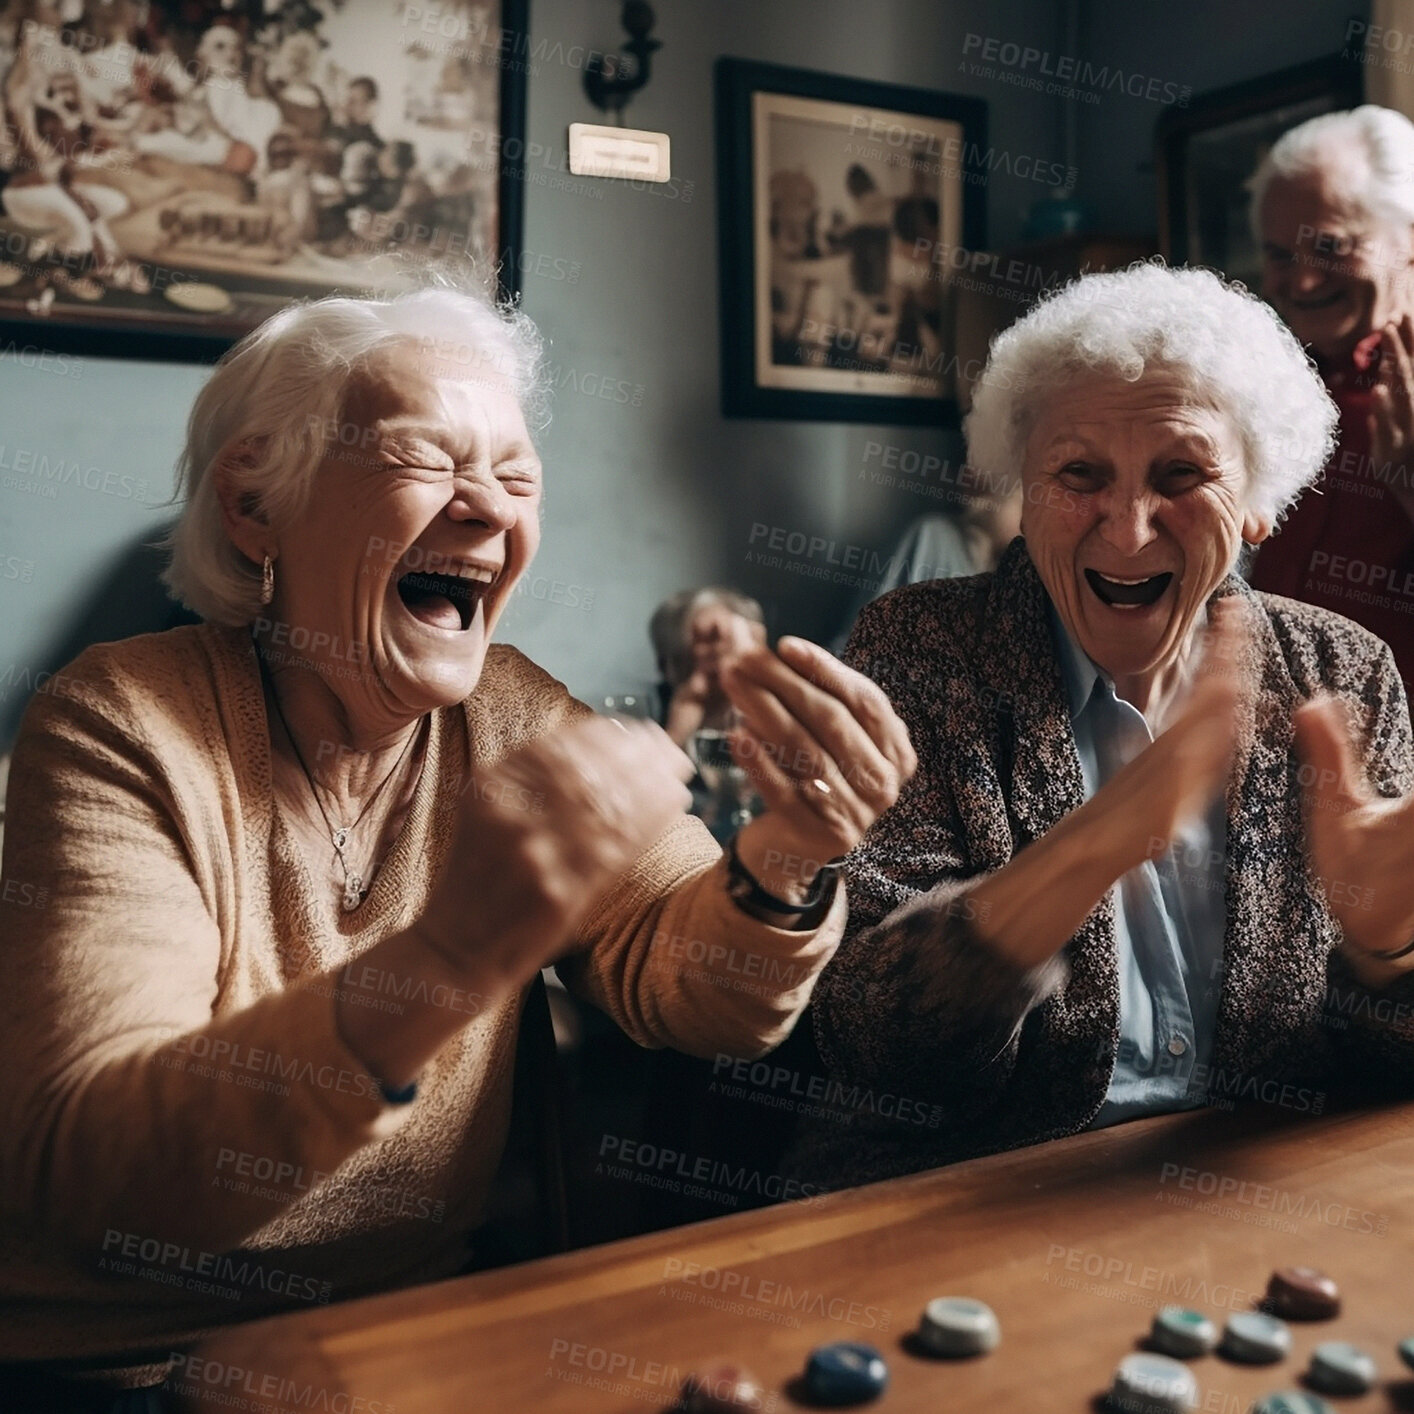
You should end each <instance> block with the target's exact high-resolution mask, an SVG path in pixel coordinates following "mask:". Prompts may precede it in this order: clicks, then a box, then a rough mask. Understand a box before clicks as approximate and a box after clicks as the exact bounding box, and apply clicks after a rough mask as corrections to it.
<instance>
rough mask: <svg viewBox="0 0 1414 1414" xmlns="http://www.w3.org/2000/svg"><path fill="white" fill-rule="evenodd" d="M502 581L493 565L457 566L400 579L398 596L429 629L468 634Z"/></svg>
mask: <svg viewBox="0 0 1414 1414" xmlns="http://www.w3.org/2000/svg"><path fill="white" fill-rule="evenodd" d="M500 578H501V570H500V568H498V567H495V566H492V565H477V564H465V565H458V566H453V567H451V568H449V569H448V570H447V571H445V572H433V571H428V570H413V571H411V572H410V573H408V574H405V575H403V576H401V578H399V580H398V597H399V598H400V599H401V600H402V601H403V604H404V605H405V606H406V607H407V610H408V612H409V613H410V614H411V615H412V616H413V617H414V618H415V619H417V620H418V621H419V622H421V623H424V624H427V625H428V626H429V627H430V628H437V629H442V630H443V631H445V632H447V633H465V632H466V630H467V629H469V628H470V627H471V626H472V624H473V623H474V622H475V620H476V617H477V613H476V611H477V609H478V608H480V606H481V604H482V601H483V600H485V599H486V597H487V596H488V595H489V594H490V593H491V591H492V590H493V589H494V588H495V586H496V584H497V583H498V582H499V580H500Z"/></svg>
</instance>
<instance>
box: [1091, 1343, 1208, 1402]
mask: <svg viewBox="0 0 1414 1414" xmlns="http://www.w3.org/2000/svg"><path fill="white" fill-rule="evenodd" d="M1197 1403H1198V1381H1197V1380H1195V1379H1194V1378H1193V1371H1192V1370H1190V1369H1189V1368H1188V1366H1187V1365H1180V1364H1179V1363H1178V1361H1177V1360H1170V1359H1169V1358H1168V1356H1167V1355H1126V1356H1125V1357H1124V1359H1123V1360H1121V1361H1120V1362H1119V1368H1118V1369H1117V1370H1116V1371H1115V1377H1114V1383H1113V1384H1112V1385H1111V1386H1110V1398H1109V1407H1110V1408H1111V1409H1113V1410H1115V1411H1117V1414H1188V1410H1190V1409H1192V1408H1193V1407H1194V1406H1195V1405H1196V1404H1197Z"/></svg>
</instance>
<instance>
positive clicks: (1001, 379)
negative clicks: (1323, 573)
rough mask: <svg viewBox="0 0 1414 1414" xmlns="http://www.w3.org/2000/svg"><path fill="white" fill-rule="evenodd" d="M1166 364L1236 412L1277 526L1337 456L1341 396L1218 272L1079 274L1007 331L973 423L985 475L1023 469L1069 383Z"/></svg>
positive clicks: (1141, 269)
mask: <svg viewBox="0 0 1414 1414" xmlns="http://www.w3.org/2000/svg"><path fill="white" fill-rule="evenodd" d="M1160 369H1161V370H1163V371H1165V372H1169V373H1174V374H1177V375H1178V376H1180V377H1181V378H1183V379H1184V381H1185V382H1186V383H1187V384H1188V386H1189V387H1190V388H1191V389H1192V390H1193V394H1194V396H1195V397H1198V398H1200V399H1202V400H1203V401H1205V402H1208V403H1210V404H1211V405H1213V406H1214V407H1216V408H1218V409H1220V410H1221V411H1223V412H1225V413H1226V414H1227V415H1228V416H1229V417H1230V418H1231V419H1232V421H1233V424H1234V426H1235V427H1236V429H1237V432H1238V434H1239V436H1240V438H1241V440H1242V445H1243V448H1244V451H1245V453H1246V461H1247V472H1248V491H1247V503H1248V506H1249V507H1250V509H1252V510H1253V511H1255V512H1256V513H1257V514H1259V515H1261V516H1263V517H1264V518H1266V519H1267V520H1268V521H1269V522H1270V523H1271V524H1273V525H1275V524H1276V522H1277V521H1278V520H1279V519H1280V517H1281V516H1282V514H1283V513H1284V512H1285V511H1286V510H1287V509H1288V507H1290V505H1291V504H1292V503H1293V502H1294V501H1295V500H1296V498H1297V496H1299V495H1300V494H1301V492H1302V490H1304V489H1305V487H1307V486H1309V485H1310V484H1311V483H1312V482H1313V481H1314V480H1315V479H1316V477H1317V476H1319V475H1320V472H1321V468H1322V467H1323V466H1324V465H1325V464H1326V462H1327V461H1328V460H1329V459H1330V455H1331V452H1332V451H1333V450H1334V447H1335V431H1336V423H1337V413H1336V408H1335V404H1334V403H1332V401H1331V399H1330V397H1329V395H1328V394H1327V392H1326V390H1325V387H1324V385H1323V384H1322V382H1321V380H1320V377H1319V376H1318V375H1317V373H1316V369H1315V365H1314V364H1313V363H1312V362H1311V360H1310V358H1309V357H1308V356H1307V355H1306V353H1305V352H1304V351H1303V349H1302V348H1301V345H1300V344H1299V343H1298V342H1297V340H1296V337H1295V335H1293V334H1292V333H1291V331H1290V330H1289V329H1287V328H1286V326H1285V325H1284V324H1282V322H1281V320H1280V319H1278V318H1277V316H1276V314H1275V313H1274V312H1273V311H1272V310H1271V309H1270V308H1269V307H1268V306H1267V305H1265V304H1263V303H1262V301H1261V300H1259V299H1257V298H1256V297H1255V296H1253V295H1251V294H1249V293H1248V292H1247V290H1246V289H1244V288H1243V286H1241V285H1239V284H1229V283H1228V282H1226V281H1224V280H1223V279H1221V278H1220V277H1219V276H1217V275H1215V274H1213V273H1212V272H1211V271H1209V270H1172V269H1169V268H1168V267H1167V266H1165V265H1163V264H1162V263H1160V262H1157V261H1154V262H1147V263H1141V264H1137V265H1133V266H1131V267H1130V268H1129V269H1127V270H1121V271H1115V272H1113V273H1110V274H1103V275H1082V276H1081V277H1080V278H1079V279H1077V280H1074V281H1072V282H1071V283H1070V284H1068V285H1066V286H1064V287H1063V288H1062V289H1060V290H1057V291H1056V292H1055V293H1054V294H1053V295H1051V296H1050V297H1048V298H1047V299H1045V300H1043V301H1042V302H1041V303H1040V304H1038V305H1037V306H1036V307H1035V308H1034V309H1032V310H1031V311H1030V312H1029V313H1028V314H1027V315H1026V316H1025V317H1024V318H1022V319H1020V320H1018V321H1017V323H1015V324H1013V325H1012V326H1011V327H1010V328H1009V329H1006V330H1004V331H1003V332H1002V333H1000V334H998V335H997V336H996V338H995V339H993V341H992V348H991V354H990V356H989V358H988V360H987V366H986V368H985V369H984V370H983V372H982V376H981V378H980V379H979V380H978V382H977V385H976V387H975V388H974V389H973V394H972V410H971V412H970V413H969V414H968V416H967V420H966V422H965V424H964V426H965V429H966V435H967V453H968V456H967V459H968V461H969V463H970V464H971V465H972V466H973V467H974V468H975V469H976V470H978V471H980V472H981V473H982V474H983V476H984V477H988V478H995V479H997V480H998V481H1005V480H1006V479H1009V478H1014V477H1019V476H1020V475H1021V471H1022V466H1023V463H1024V460H1025V452H1026V439H1027V437H1028V436H1029V435H1030V432H1031V429H1032V428H1033V427H1034V426H1035V423H1036V419H1037V417H1038V415H1039V413H1040V411H1041V409H1042V407H1043V406H1044V405H1045V404H1046V403H1047V402H1048V401H1049V400H1050V399H1051V398H1052V397H1054V396H1055V395H1056V394H1057V393H1058V392H1060V391H1062V390H1063V389H1064V388H1065V387H1066V386H1067V385H1068V384H1070V383H1074V382H1076V381H1078V380H1080V379H1084V378H1087V377H1089V376H1093V375H1096V374H1101V375H1105V374H1108V375H1111V376H1114V377H1117V378H1122V379H1124V380H1126V381H1127V382H1137V381H1138V380H1139V379H1141V378H1143V377H1144V376H1145V375H1146V374H1147V373H1150V372H1153V371H1155V370H1160Z"/></svg>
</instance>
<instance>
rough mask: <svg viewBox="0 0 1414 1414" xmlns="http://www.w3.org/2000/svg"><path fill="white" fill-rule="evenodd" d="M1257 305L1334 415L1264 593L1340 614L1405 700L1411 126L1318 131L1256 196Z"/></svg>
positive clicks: (1412, 467)
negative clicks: (1276, 325) (1381, 647)
mask: <svg viewBox="0 0 1414 1414" xmlns="http://www.w3.org/2000/svg"><path fill="white" fill-rule="evenodd" d="M1252 225H1253V231H1254V233H1255V235H1256V237H1257V240H1258V243H1259V244H1260V246H1261V251H1262V268H1263V276H1262V293H1263V294H1264V295H1265V296H1266V297H1267V299H1269V300H1270V301H1271V303H1272V304H1273V305H1274V306H1275V308H1276V310H1277V312H1278V313H1279V314H1280V315H1281V317H1282V318H1283V319H1284V320H1285V321H1286V323H1287V325H1288V326H1289V327H1290V329H1291V331H1292V332H1293V333H1294V334H1295V335H1296V337H1297V338H1298V339H1300V340H1301V342H1302V344H1303V345H1305V346H1306V348H1307V349H1308V350H1309V351H1310V352H1311V354H1312V355H1313V356H1314V357H1315V360H1316V367H1317V369H1318V371H1319V372H1320V375H1321V379H1322V381H1323V382H1324V383H1325V385H1326V388H1327V389H1328V391H1329V392H1330V394H1331V397H1332V398H1334V400H1335V403H1336V406H1337V407H1338V408H1339V409H1340V432H1339V439H1340V440H1339V445H1338V446H1337V448H1336V451H1335V455H1334V456H1333V457H1332V458H1331V460H1330V462H1329V463H1328V464H1327V465H1326V468H1325V473H1324V475H1323V477H1322V478H1321V480H1320V481H1318V482H1317V483H1316V484H1315V485H1314V486H1312V487H1311V488H1310V489H1309V490H1307V491H1306V493H1305V494H1304V495H1303V496H1302V497H1301V498H1300V500H1298V501H1297V503H1296V505H1295V506H1294V507H1293V508H1292V510H1291V511H1290V513H1289V514H1288V515H1287V517H1286V519H1285V520H1284V521H1283V522H1282V524H1281V526H1280V528H1279V529H1278V530H1277V532H1276V533H1275V534H1274V535H1273V536H1272V538H1271V539H1270V540H1269V541H1268V542H1267V543H1266V544H1265V545H1264V546H1262V548H1261V550H1260V551H1259V552H1258V554H1257V557H1256V563H1255V565H1254V566H1253V569H1252V576H1251V578H1252V583H1253V585H1254V586H1255V587H1256V588H1258V589H1265V590H1268V591H1270V592H1271V593H1274V594H1285V595H1288V596H1290V597H1291V598H1293V599H1302V600H1305V601H1306V602H1307V603H1309V604H1319V605H1322V606H1324V607H1325V608H1328V609H1333V610H1335V612H1336V613H1339V614H1344V615H1345V616H1347V617H1348V618H1351V619H1354V620H1355V621H1356V622H1357V623H1360V624H1363V625H1364V626H1365V627H1366V628H1368V629H1370V630H1371V632H1373V633H1375V634H1378V635H1379V637H1380V638H1382V639H1384V641H1385V642H1386V643H1388V644H1389V645H1390V647H1391V648H1393V649H1394V656H1395V661H1396V662H1397V663H1398V665H1399V671H1400V675H1401V677H1402V678H1403V680H1404V684H1405V688H1406V692H1407V691H1408V690H1409V689H1410V687H1411V684H1414V124H1412V123H1410V121H1409V119H1408V118H1406V117H1404V116H1403V114H1401V113H1396V112H1394V111H1393V110H1392V109H1389V108H1379V107H1376V106H1374V105H1373V104H1366V105H1364V106H1363V107H1360V108H1356V109H1353V110H1352V111H1350V112H1346V113H1327V114H1324V115H1322V116H1321V117H1318V118H1312V119H1310V120H1309V121H1308V122H1305V123H1302V124H1301V125H1300V126H1299V127H1295V128H1292V129H1291V131H1290V132H1287V133H1285V134H1283V136H1282V137H1281V138H1280V139H1279V140H1278V141H1277V142H1276V143H1275V145H1274V146H1273V147H1272V149H1271V151H1270V152H1269V153H1268V154H1267V156H1266V157H1265V159H1264V160H1263V161H1262V163H1261V165H1260V166H1259V168H1258V169H1257V172H1256V174H1255V176H1254V177H1253V180H1252Z"/></svg>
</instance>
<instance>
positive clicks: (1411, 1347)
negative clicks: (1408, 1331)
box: [1399, 1335, 1414, 1370]
mask: <svg viewBox="0 0 1414 1414" xmlns="http://www.w3.org/2000/svg"><path fill="white" fill-rule="evenodd" d="M1399 1358H1400V1359H1401V1360H1403V1361H1404V1363H1405V1364H1406V1365H1408V1366H1409V1368H1410V1369H1411V1370H1414V1335H1407V1336H1405V1337H1404V1339H1403V1340H1401V1341H1400V1342H1399Z"/></svg>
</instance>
